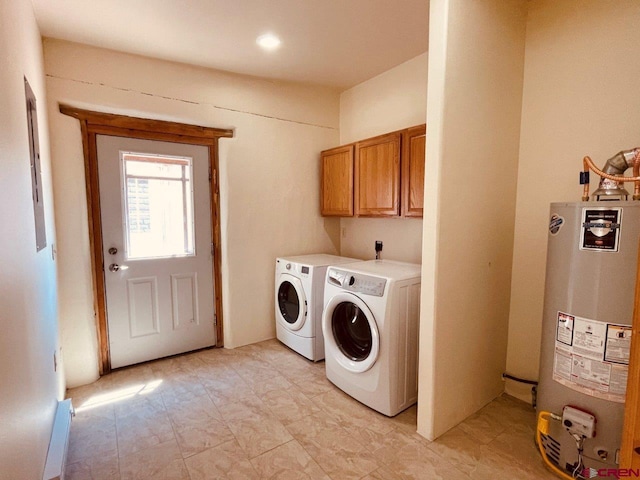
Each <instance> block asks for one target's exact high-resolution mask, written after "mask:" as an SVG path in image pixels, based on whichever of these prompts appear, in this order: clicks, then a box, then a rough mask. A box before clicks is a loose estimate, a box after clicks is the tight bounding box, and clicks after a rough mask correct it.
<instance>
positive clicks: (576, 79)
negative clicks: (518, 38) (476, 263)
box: [507, 0, 640, 400]
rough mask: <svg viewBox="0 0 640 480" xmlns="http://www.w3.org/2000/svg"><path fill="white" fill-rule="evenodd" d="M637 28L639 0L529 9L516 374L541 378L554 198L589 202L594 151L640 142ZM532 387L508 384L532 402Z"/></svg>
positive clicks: (553, 3) (512, 339)
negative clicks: (586, 185) (587, 165)
mask: <svg viewBox="0 0 640 480" xmlns="http://www.w3.org/2000/svg"><path fill="white" fill-rule="evenodd" d="M638 25H640V3H639V2H638V1H636V0H580V1H575V0H562V1H558V0H538V1H536V2H531V4H530V6H529V15H528V21H527V40H526V61H525V78H524V96H523V107H522V135H521V142H520V161H519V171H518V195H517V201H516V218H517V222H516V229H515V243H514V257H513V281H512V288H511V313H510V320H509V349H508V355H507V369H508V370H509V372H511V373H512V374H514V375H518V376H521V377H528V378H532V379H536V378H537V376H538V363H539V352H540V334H541V319H542V304H543V295H544V275H545V262H546V247H547V226H548V214H549V203H551V202H559V201H569V202H574V201H580V197H581V194H582V188H581V186H580V185H579V184H578V171H579V170H580V169H581V166H582V157H584V156H585V155H589V156H590V157H591V158H592V159H594V161H595V162H596V164H597V165H599V166H602V165H603V164H604V162H605V161H606V159H607V158H609V157H610V156H612V155H613V154H615V153H616V152H618V151H620V150H623V149H627V148H632V147H636V146H638V145H640V136H639V135H638V131H639V129H638V125H640V89H639V88H638V82H637V79H638V78H639V75H640V56H638V52H639V51H640V35H638ZM596 180H597V179H596ZM592 182H593V181H592ZM593 188H594V187H592V191H593ZM529 390H530V388H529V387H526V386H520V385H518V384H515V383H513V382H508V383H507V392H508V393H511V394H513V395H516V396H518V397H520V398H522V399H523V400H528V399H530V394H529Z"/></svg>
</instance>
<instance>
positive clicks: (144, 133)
mask: <svg viewBox="0 0 640 480" xmlns="http://www.w3.org/2000/svg"><path fill="white" fill-rule="evenodd" d="M59 108H60V112H61V113H62V114H64V115H68V116H71V117H73V118H76V119H77V120H79V122H80V128H81V134H82V143H83V152H84V165H85V182H86V192H87V207H88V208H87V212H88V223H89V243H90V250H91V272H92V283H93V297H94V312H95V317H96V328H97V334H98V347H99V348H98V354H99V362H98V363H99V367H100V375H104V374H106V373H109V372H110V371H111V354H110V348H109V330H108V319H107V304H106V289H105V268H108V267H107V263H108V262H107V261H105V254H104V251H103V225H102V218H101V205H100V183H99V177H98V147H97V137H98V135H105V136H115V137H125V138H131V139H141V140H156V141H160V142H170V143H179V144H190V145H200V146H204V147H206V148H207V154H208V168H209V172H208V173H209V176H208V180H209V192H210V194H209V202H210V216H211V227H210V228H211V252H212V254H213V262H212V268H213V272H212V275H213V290H214V291H213V292H212V294H213V297H214V311H215V316H214V324H215V333H216V346H217V347H222V346H223V316H222V266H221V259H222V248H221V230H220V191H219V178H218V172H219V159H218V139H219V138H231V137H233V131H232V130H228V129H217V128H210V127H201V126H196V125H188V124H182V123H175V122H166V121H162V120H152V119H144V118H135V117H128V116H124V115H116V114H108V113H101V112H94V111H89V110H82V109H78V108H74V107H70V106H67V105H60V107H59ZM134 183H135V182H134ZM187 235H188V234H187ZM186 241H187V246H188V238H187V240H186Z"/></svg>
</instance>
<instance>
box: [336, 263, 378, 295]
mask: <svg viewBox="0 0 640 480" xmlns="http://www.w3.org/2000/svg"><path fill="white" fill-rule="evenodd" d="M327 283H330V284H331V285H337V286H339V287H341V288H343V289H344V290H347V291H349V292H356V293H364V294H365V295H373V296H375V297H382V296H383V295H384V287H385V285H386V284H387V280H386V279H384V278H379V277H372V276H370V275H363V274H361V273H354V272H346V271H344V270H340V269H338V268H330V269H329V270H328V271H327Z"/></svg>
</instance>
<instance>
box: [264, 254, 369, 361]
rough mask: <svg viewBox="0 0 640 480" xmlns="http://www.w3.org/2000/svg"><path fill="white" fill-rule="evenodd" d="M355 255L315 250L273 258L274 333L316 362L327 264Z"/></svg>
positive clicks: (319, 351)
mask: <svg viewBox="0 0 640 480" xmlns="http://www.w3.org/2000/svg"><path fill="white" fill-rule="evenodd" d="M352 262H357V259H355V258H347V257H339V256H336V255H326V254H316V255H300V256H295V257H281V258H276V284H275V287H276V288H275V295H276V296H275V305H276V336H277V337H278V340H280V341H281V342H282V343H284V344H285V345H286V346H288V347H289V348H291V349H292V350H294V351H296V352H298V353H299V354H301V355H303V356H305V357H307V358H308V359H309V360H313V361H314V362H317V361H319V360H322V359H323V358H324V340H323V338H322V325H321V323H320V322H321V320H322V306H323V300H324V278H325V274H326V271H327V267H328V266H329V265H340V264H342V263H352Z"/></svg>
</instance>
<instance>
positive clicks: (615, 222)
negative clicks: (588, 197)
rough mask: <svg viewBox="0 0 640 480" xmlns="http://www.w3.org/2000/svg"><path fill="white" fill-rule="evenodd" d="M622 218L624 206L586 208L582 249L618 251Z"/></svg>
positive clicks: (581, 235) (582, 231) (583, 212)
mask: <svg viewBox="0 0 640 480" xmlns="http://www.w3.org/2000/svg"><path fill="white" fill-rule="evenodd" d="M621 220H622V208H606V207H599V208H584V209H583V210H582V230H581V232H580V250H596V251H600V252H617V251H618V246H619V242H620V222H621Z"/></svg>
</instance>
